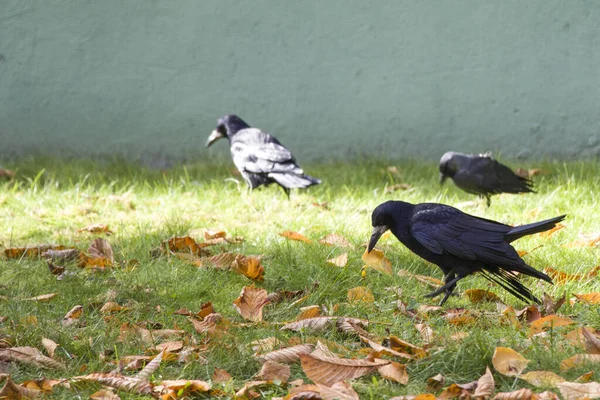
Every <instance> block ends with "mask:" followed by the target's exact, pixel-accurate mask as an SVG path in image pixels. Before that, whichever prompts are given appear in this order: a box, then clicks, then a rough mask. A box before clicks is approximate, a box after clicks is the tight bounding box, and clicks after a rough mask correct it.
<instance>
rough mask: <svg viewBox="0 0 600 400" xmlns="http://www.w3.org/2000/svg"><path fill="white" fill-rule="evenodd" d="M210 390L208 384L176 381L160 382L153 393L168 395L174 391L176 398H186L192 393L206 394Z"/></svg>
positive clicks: (183, 380) (182, 380)
mask: <svg viewBox="0 0 600 400" xmlns="http://www.w3.org/2000/svg"><path fill="white" fill-rule="evenodd" d="M209 390H210V384H209V383H207V382H204V381H199V380H190V379H177V380H167V381H162V382H160V383H159V384H158V385H156V386H155V387H154V392H155V393H159V394H160V393H168V392H169V391H175V392H176V393H177V396H178V397H177V398H186V397H189V396H190V395H193V394H194V393H196V394H198V393H206V392H208V391H209Z"/></svg>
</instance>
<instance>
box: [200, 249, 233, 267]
mask: <svg viewBox="0 0 600 400" xmlns="http://www.w3.org/2000/svg"><path fill="white" fill-rule="evenodd" d="M237 256H238V254H233V253H221V254H217V255H214V256H211V257H205V258H202V259H200V262H199V264H198V263H196V266H198V267H208V266H209V265H210V266H212V267H213V268H216V269H224V270H228V269H230V268H231V266H232V264H233V262H234V261H235V259H236V257H237Z"/></svg>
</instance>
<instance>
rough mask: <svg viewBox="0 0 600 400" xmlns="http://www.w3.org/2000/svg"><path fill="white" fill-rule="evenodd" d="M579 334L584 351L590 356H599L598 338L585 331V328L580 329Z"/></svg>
mask: <svg viewBox="0 0 600 400" xmlns="http://www.w3.org/2000/svg"><path fill="white" fill-rule="evenodd" d="M581 334H582V335H583V338H584V346H585V351H586V352H588V353H590V354H600V338H598V337H597V336H595V335H594V334H592V332H590V331H589V330H587V329H585V327H582V328H581Z"/></svg>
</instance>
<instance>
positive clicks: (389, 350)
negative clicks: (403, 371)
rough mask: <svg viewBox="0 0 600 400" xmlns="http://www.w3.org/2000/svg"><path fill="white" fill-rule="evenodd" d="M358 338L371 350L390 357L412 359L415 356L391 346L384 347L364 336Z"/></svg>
mask: <svg viewBox="0 0 600 400" xmlns="http://www.w3.org/2000/svg"><path fill="white" fill-rule="evenodd" d="M360 339H361V340H362V341H363V342H365V343H367V344H368V345H369V346H370V347H371V348H372V349H373V350H375V351H377V352H379V353H380V354H384V355H387V356H391V357H398V358H402V359H404V360H412V359H413V358H415V357H413V356H412V355H410V354H408V353H404V352H400V351H398V350H394V349H392V348H389V347H385V346H383V345H380V344H378V343H375V342H374V341H372V340H370V339H368V338H366V337H364V336H361V337H360Z"/></svg>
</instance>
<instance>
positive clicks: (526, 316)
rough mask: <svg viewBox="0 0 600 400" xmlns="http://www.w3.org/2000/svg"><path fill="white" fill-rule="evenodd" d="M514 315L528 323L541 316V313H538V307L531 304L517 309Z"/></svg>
mask: <svg viewBox="0 0 600 400" xmlns="http://www.w3.org/2000/svg"><path fill="white" fill-rule="evenodd" d="M516 315H517V317H518V318H520V319H521V320H523V321H525V322H527V323H529V324H530V323H532V322H534V321H537V320H538V319H540V318H542V314H541V313H540V310H539V308H538V307H537V306H533V305H532V306H527V307H525V308H523V309H522V310H519V311H517V312H516Z"/></svg>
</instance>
